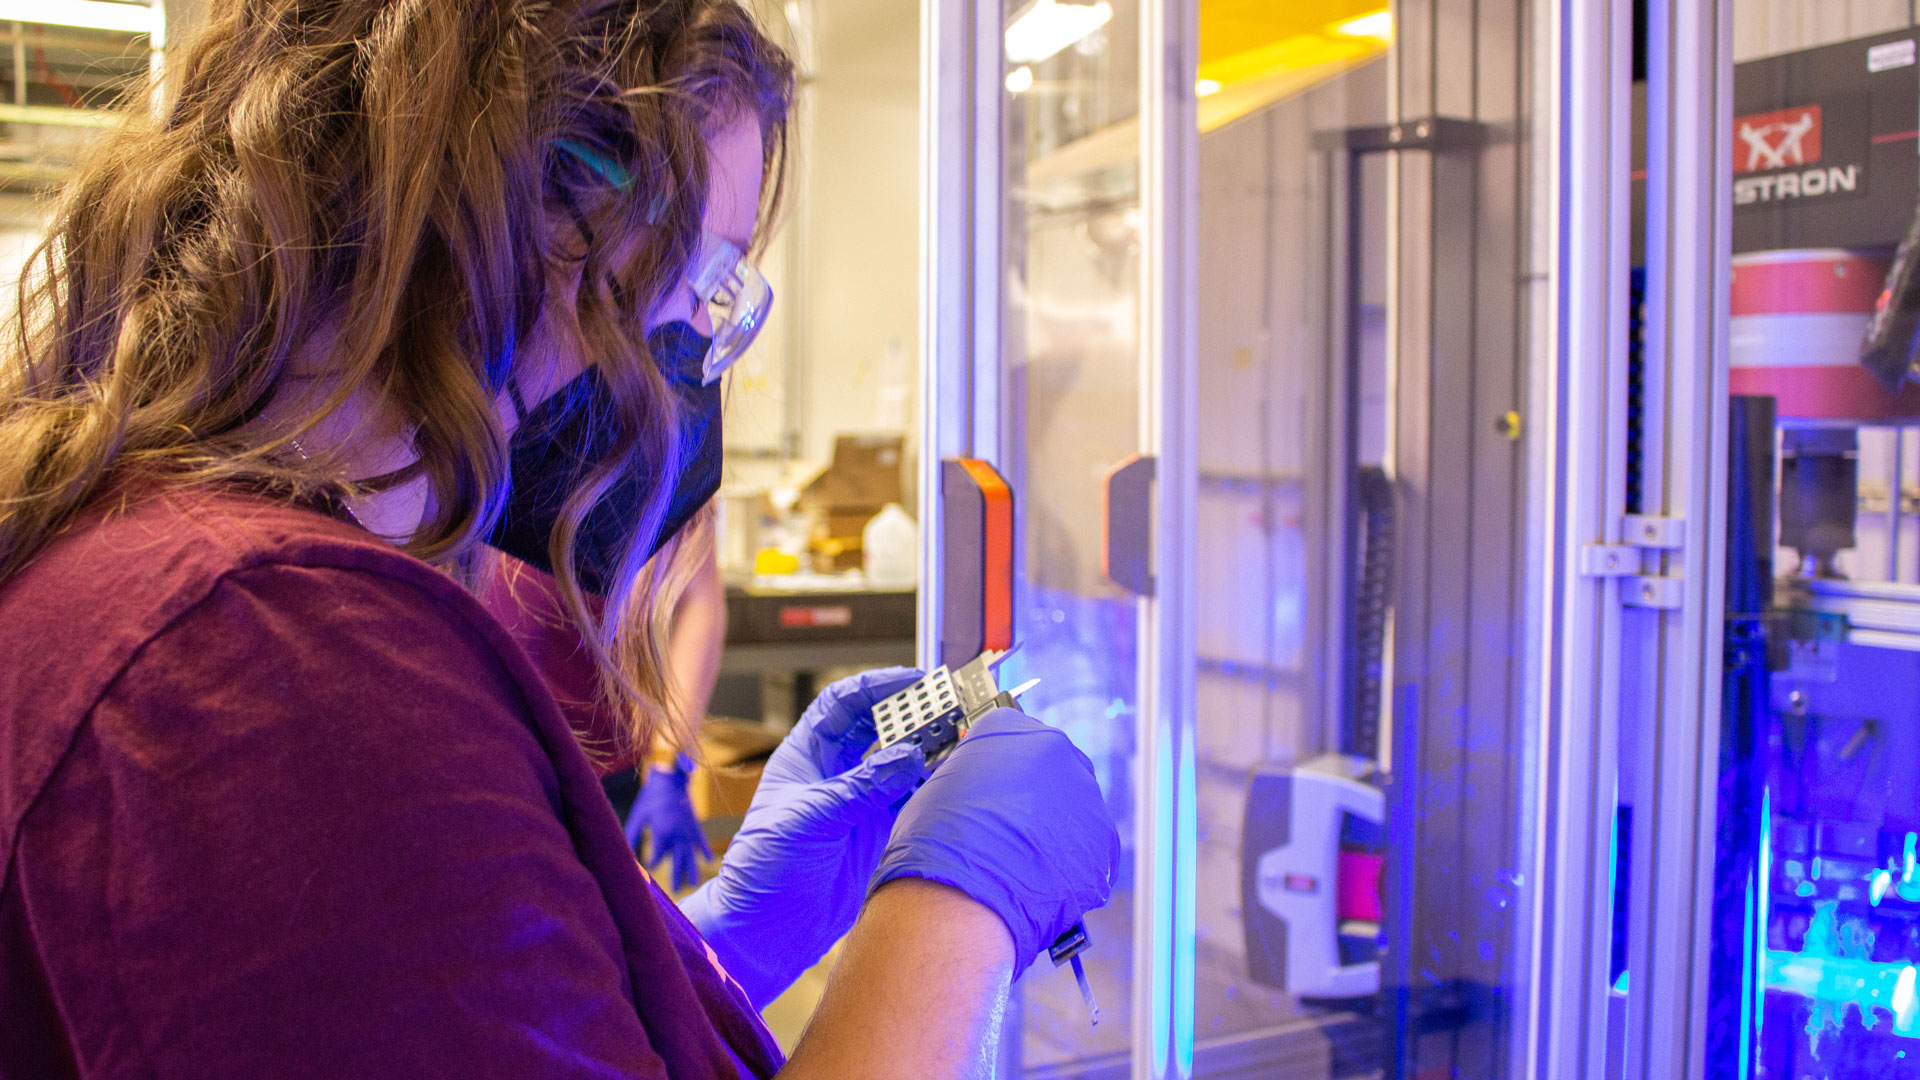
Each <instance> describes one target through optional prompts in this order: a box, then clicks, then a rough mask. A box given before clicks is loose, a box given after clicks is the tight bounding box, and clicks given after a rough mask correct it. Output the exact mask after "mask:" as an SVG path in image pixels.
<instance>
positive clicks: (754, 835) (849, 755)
mask: <svg viewBox="0 0 1920 1080" xmlns="http://www.w3.org/2000/svg"><path fill="white" fill-rule="evenodd" d="M921 674H922V673H921V672H918V671H914V670H912V669H910V668H886V669H883V670H880V671H869V672H866V673H865V674H862V675H856V676H854V677H853V678H850V679H841V680H840V681H839V682H836V683H834V684H833V685H831V686H829V687H827V688H826V690H824V691H822V692H821V694H820V696H819V697H818V698H815V699H814V702H813V704H812V705H810V706H808V707H807V711H806V713H805V714H804V715H802V716H801V717H800V722H799V723H797V724H795V725H794V728H793V730H792V731H791V732H789V733H788V734H787V737H786V739H785V740H784V741H782V742H781V743H780V745H779V746H778V747H777V748H775V750H774V752H773V756H772V758H770V759H769V760H768V761H767V767H766V771H765V772H764V773H762V774H761V777H760V788H759V790H758V791H756V792H755V793H754V796H753V802H752V804H751V805H750V806H748V807H747V816H746V820H745V821H744V822H742V824H741V826H740V831H739V833H737V834H735V836H734V838H733V842H732V843H731V844H730V845H728V847H727V853H726V855H725V857H724V858H722V859H721V861H720V872H719V874H718V875H717V876H716V877H714V879H713V880H712V881H709V882H707V883H706V884H705V885H702V886H701V887H700V888H699V889H698V890H696V891H695V892H694V893H693V895H691V896H688V897H687V898H686V899H684V900H682V901H681V902H680V910H681V911H682V912H683V913H684V914H685V915H686V916H687V918H688V919H689V920H691V921H692V923H693V925H694V926H696V927H698V928H699V930H700V933H701V934H702V935H703V936H704V937H705V938H706V939H707V944H709V945H711V946H712V947H713V951H714V952H715V953H716V954H718V956H719V957H720V962H721V964H722V965H724V966H725V967H726V969H727V972H728V974H730V975H732V976H733V977H734V980H735V981H737V982H738V983H739V984H740V986H741V988H742V989H744V990H745V991H746V992H747V997H748V998H749V999H750V1000H751V1001H752V1002H753V1005H754V1008H760V1007H761V1006H764V1005H765V1004H766V1003H767V1002H769V1001H772V1000H773V999H774V998H775V997H777V996H779V994H780V992H781V991H782V990H785V989H786V988H787V987H788V986H789V985H791V984H792V983H793V980H794V979H795V978H796V977H798V976H799V974H800V973H801V972H802V971H805V970H806V969H807V968H809V967H811V966H813V965H814V964H815V963H816V962H818V961H819V959H820V957H822V956H824V955H825V954H826V951H827V949H828V948H830V947H832V945H833V943H834V942H836V941H838V940H840V937H841V935H843V934H845V933H846V932H847V931H848V930H849V929H850V928H851V927H852V926H853V920H854V917H855V916H857V915H858V914H859V913H860V904H861V902H862V899H863V890H864V888H865V885H866V882H867V878H868V877H869V876H870V875H871V874H872V873H873V868H874V865H875V864H876V863H877V862H879V859H880V852H881V850H882V849H883V848H884V847H885V846H886V843H887V833H888V832H889V831H891V830H892V828H893V819H894V814H895V806H896V804H898V803H899V802H900V800H901V799H902V797H904V796H905V795H907V794H908V793H909V792H911V791H912V790H913V787H914V785H915V784H917V783H919V782H920V779H921V778H922V777H924V776H925V775H926V772H927V765H926V760H925V759H924V758H923V757H922V756H921V753H920V748H919V747H917V746H914V745H912V744H911V743H896V744H895V745H893V746H890V747H888V748H886V749H885V750H882V751H880V752H879V753H877V754H874V755H873V756H872V757H870V758H867V759H866V760H865V761H862V760H860V755H861V754H863V753H865V752H866V750H867V748H868V747H870V746H872V745H873V742H874V739H875V738H876V732H875V730H874V726H873V706H874V705H875V704H876V703H878V702H879V701H881V700H882V699H884V698H887V697H889V696H890V695H892V694H894V693H897V692H898V691H900V690H904V689H906V688H907V687H909V686H911V685H913V684H914V683H915V682H918V681H919V679H920V677H921Z"/></svg>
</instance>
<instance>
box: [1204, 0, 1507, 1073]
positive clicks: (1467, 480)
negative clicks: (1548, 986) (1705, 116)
mask: <svg viewBox="0 0 1920 1080" xmlns="http://www.w3.org/2000/svg"><path fill="white" fill-rule="evenodd" d="M1393 14H1394V15H1397V16H1399V18H1400V19H1401V20H1403V21H1404V23H1405V26H1406V30H1405V32H1404V33H1403V32H1402V27H1401V25H1399V24H1396V22H1395V21H1394V20H1393V18H1392V17H1391V16H1390V13H1389V11H1388V9H1387V6H1386V5H1385V4H1384V3H1380V2H1378V0H1373V2H1367V0H1350V2H1318V3H1299V4H1258V3H1236V2H1233V0H1201V3H1200V25H1201V32H1202V34H1201V54H1202V55H1201V66H1200V71H1199V76H1200V80H1201V81H1200V86H1199V90H1200V92H1201V94H1202V97H1201V100H1200V109H1199V124H1200V130H1201V136H1200V145H1201V157H1200V208H1199V211H1200V213H1199V219H1200V236H1199V250H1200V270H1199V274H1200V280H1199V289H1198V293H1199V305H1200V307H1199V313H1198V314H1199V317H1198V320H1197V321H1198V324H1199V372H1198V382H1199V402H1200V405H1199V409H1200V430H1199V446H1200V461H1199V470H1200V484H1199V492H1198V503H1199V506H1198V516H1199V528H1198V545H1199V553H1198V562H1199V582H1200V595H1199V598H1198V607H1199V631H1198V639H1199V640H1198V649H1199V657H1198V660H1199V664H1198V668H1199V675H1198V744H1199V746H1198V755H1197V756H1198V762H1197V790H1198V811H1199V847H1198V856H1197V862H1198V867H1197V877H1198V881H1197V896H1196V912H1197V914H1196V927H1197V940H1196V942H1195V950H1196V960H1195V973H1196V987H1195V1008H1196V1015H1195V1023H1194V1030H1195V1038H1196V1049H1195V1075H1196V1076H1200V1077H1212V1076H1218V1077H1228V1076H1231V1077H1242V1076H1300V1077H1362V1076H1365V1077H1373V1076H1389V1077H1408V1078H1411V1077H1427V1076H1459V1077H1499V1076H1509V1075H1513V1076H1519V1075H1525V1074H1526V1070H1525V1067H1524V1064H1523V1059H1522V1058H1520V1057H1519V1056H1517V1055H1515V1054H1513V1053H1511V1051H1510V1047H1511V1045H1512V1043H1513V1040H1514V1038H1515V1034H1514V1033H1515V1031H1516V1026H1515V1025H1514V1024H1513V1023H1512V1018H1513V1017H1514V1016H1516V1015H1518V1013H1519V1011H1520V1009H1521V1005H1520V1004H1519V999H1518V998H1517V997H1516V991H1515V987H1516V985H1517V983H1518V982H1519V980H1520V979H1521V977H1522V974H1523V971H1524V963H1525V962H1524V960H1523V959H1522V958H1523V957H1524V956H1525V955H1526V953H1525V950H1524V949H1522V948H1520V947H1518V946H1517V944H1516V939H1517V937H1518V931H1517V928H1516V913H1517V912H1518V911H1519V910H1520V909H1521V908H1522V907H1523V906H1524V898H1525V895H1526V888H1527V881H1526V877H1527V875H1526V874H1525V873H1523V872H1522V870H1523V868H1524V867H1525V865H1526V858H1525V854H1524V853H1525V851H1526V850H1527V848H1526V839H1525V836H1526V833H1525V830H1526V828H1527V825H1526V822H1527V820H1528V819H1527V815H1526V813H1525V808H1524V806H1523V796H1522V794H1521V792H1522V791H1523V790H1524V776H1525V774H1526V765H1525V762H1526V761H1527V759H1528V755H1529V754H1530V752H1531V748H1532V746H1533V743H1532V742H1531V741H1530V739H1529V737H1528V735H1527V732H1526V730H1525V726H1524V724H1523V723H1522V721H1521V719H1520V717H1521V710H1520V708H1519V706H1518V702H1517V700H1516V698H1517V694H1516V692H1517V675H1518V670H1519V669H1518V657H1519V655H1520V653H1521V650H1522V646H1521V627H1520V625H1519V610H1520V608H1519V596H1520V593H1521V589H1520V578H1519V574H1518V571H1517V570H1516V567H1517V566H1518V565H1519V564H1520V562H1521V558H1522V557H1521V555H1520V544H1521V541H1520V538H1521V537H1522V536H1523V535H1524V528H1525V526H1524V521H1525V514H1526V507H1525V504H1524V497H1523V494H1522V490H1523V485H1522V483H1521V476H1522V459H1521V456H1520V453H1519V450H1518V445H1519V444H1518V440H1519V438H1520V428H1521V420H1520V417H1519V413H1518V412H1517V411H1516V410H1518V409H1520V408H1522V405H1523V402H1524V401H1525V397H1526V395H1525V381H1524V380H1525V373H1526V369H1527V356H1526V353H1525V346H1524V345H1523V344H1522V343H1523V342H1524V341H1526V336H1525V328H1524V325H1523V322H1524V314H1523V313H1524V310H1525V306H1524V303H1523V294H1522V288H1523V286H1522V284H1521V283H1522V282H1523V281H1525V280H1527V279H1528V269H1527V268H1528V263H1527V259H1528V258H1529V257H1530V252H1529V249H1528V247H1527V244H1526V239H1525V238H1526V236H1527V230H1528V229H1529V227H1530V226H1529V218H1528V210H1527V207H1528V205H1529V200H1530V198H1531V194H1530V192H1529V189H1528V188H1527V184H1528V182H1529V181H1530V179H1531V177H1530V174H1529V173H1528V172H1527V171H1526V169H1525V168H1524V162H1525V161H1526V160H1527V158H1526V154H1527V146H1526V140H1525V139H1524V138H1515V137H1514V133H1515V132H1524V131H1526V130H1527V125H1526V123H1525V121H1524V115H1525V105H1524V103H1525V100H1526V98H1525V92H1524V90H1523V89H1522V87H1523V86H1524V85H1525V84H1524V80H1523V78H1522V77H1521V74H1520V73H1521V71H1522V70H1523V64H1522V59H1521V58H1522V57H1523V56H1524V54H1525V51H1526V46H1525V41H1526V35H1525V33H1524V32H1523V22H1522V20H1521V19H1520V18H1519V16H1518V12H1517V9H1513V10H1508V9H1495V8H1492V7H1488V6H1486V5H1478V6H1473V5H1448V4H1425V3H1406V4H1401V5H1397V6H1396V7H1395V8H1394V9H1393ZM1390 50H1391V51H1390ZM1466 57H1471V58H1472V59H1471V61H1464V60H1463V58H1466ZM1393 70H1397V71H1398V80H1397V87H1396V80H1394V79H1393V78H1390V74H1389V73H1390V71H1393ZM1429 80H1430V81H1429ZM1395 95H1398V96H1397V99H1396V96H1395ZM1432 115H1439V116H1443V117H1446V118H1447V119H1448V121H1449V127H1448V128H1447V129H1446V130H1445V133H1444V134H1440V133H1437V132H1436V127H1437V125H1423V124H1421V123H1420V122H1419V119H1418V118H1421V117H1426V116H1432ZM1390 117H1404V118H1406V119H1407V120H1408V122H1407V123H1406V124H1405V127H1404V129H1403V130H1399V131H1396V130H1395V129H1393V128H1391V127H1390V126H1389V124H1388V121H1389V118H1390ZM1426 136H1432V141H1431V142H1428V143H1425V144H1423V145H1422V146H1421V147H1420V148H1419V149H1417V150H1411V151H1398V152H1395V146H1396V143H1400V142H1403V141H1405V140H1407V139H1409V138H1412V139H1419V138H1424V137H1426Z"/></svg>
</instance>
